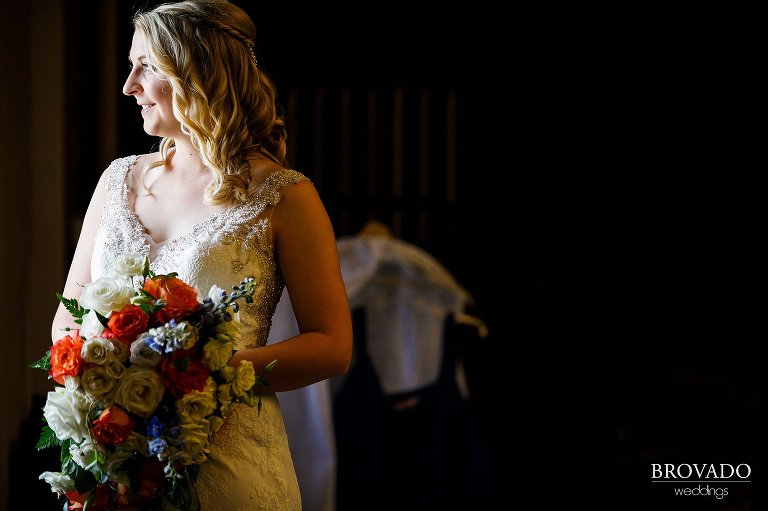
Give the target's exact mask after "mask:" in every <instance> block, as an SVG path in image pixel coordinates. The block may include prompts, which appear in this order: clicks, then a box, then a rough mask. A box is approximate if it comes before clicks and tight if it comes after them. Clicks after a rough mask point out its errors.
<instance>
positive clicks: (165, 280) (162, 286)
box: [144, 275, 199, 324]
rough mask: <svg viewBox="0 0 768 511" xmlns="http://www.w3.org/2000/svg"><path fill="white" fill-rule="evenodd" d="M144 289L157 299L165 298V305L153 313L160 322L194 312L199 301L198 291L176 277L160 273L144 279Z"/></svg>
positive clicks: (176, 318)
mask: <svg viewBox="0 0 768 511" xmlns="http://www.w3.org/2000/svg"><path fill="white" fill-rule="evenodd" d="M144 290H145V291H146V292H147V293H149V294H150V295H152V296H153V297H154V298H156V299H163V300H165V302H166V303H165V306H164V307H163V308H162V309H160V310H159V311H157V312H156V313H155V314H154V315H153V319H155V320H156V321H157V322H158V323H160V324H165V323H167V322H169V321H170V320H172V319H175V320H177V321H179V320H181V319H182V318H183V317H185V316H188V315H190V314H192V313H194V312H195V311H196V310H197V308H198V306H199V303H198V301H197V291H195V289H194V288H193V287H191V286H190V285H188V284H187V283H185V282H184V281H182V280H181V279H179V278H176V277H169V276H167V275H158V276H157V277H154V278H151V279H147V280H146V281H144Z"/></svg>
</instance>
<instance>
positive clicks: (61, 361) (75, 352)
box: [48, 330, 85, 385]
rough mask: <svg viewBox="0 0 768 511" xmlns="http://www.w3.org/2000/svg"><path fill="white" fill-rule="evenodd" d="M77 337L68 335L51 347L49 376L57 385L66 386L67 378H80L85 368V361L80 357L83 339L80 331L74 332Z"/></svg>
mask: <svg viewBox="0 0 768 511" xmlns="http://www.w3.org/2000/svg"><path fill="white" fill-rule="evenodd" d="M73 332H74V334H75V336H74V337H72V336H71V335H66V336H64V337H62V338H61V339H59V340H58V341H56V342H55V343H53V346H51V369H50V370H49V371H48V374H49V375H50V376H51V378H53V379H54V381H55V382H56V383H60V384H62V385H64V377H65V376H79V375H80V374H82V372H83V368H84V367H85V361H84V360H83V357H82V356H80V350H81V349H82V348H83V339H82V338H81V337H80V330H73Z"/></svg>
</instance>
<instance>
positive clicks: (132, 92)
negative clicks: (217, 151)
mask: <svg viewBox="0 0 768 511" xmlns="http://www.w3.org/2000/svg"><path fill="white" fill-rule="evenodd" d="M128 60H129V61H130V66H131V72H130V73H129V74H128V79H126V80H125V84H124V85H123V94H125V95H126V96H133V97H135V98H136V102H137V103H138V104H139V106H140V107H141V116H142V117H143V118H144V131H146V132H147V134H148V135H153V136H158V137H177V136H178V135H179V128H180V123H179V121H178V120H176V118H175V117H174V116H173V107H172V105H171V96H172V95H171V84H170V83H168V81H167V80H165V79H163V78H162V77H161V76H159V75H158V74H157V73H156V72H155V71H156V70H155V68H154V66H152V65H151V64H150V63H149V60H148V57H147V51H146V42H145V37H144V34H143V33H142V32H141V31H139V30H137V31H135V32H134V33H133V41H132V42H131V51H130V53H129V54H128Z"/></svg>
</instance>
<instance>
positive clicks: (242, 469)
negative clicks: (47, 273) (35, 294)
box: [51, 0, 352, 511]
mask: <svg viewBox="0 0 768 511" xmlns="http://www.w3.org/2000/svg"><path fill="white" fill-rule="evenodd" d="M133 27H134V34H133V40H132V45H131V49H130V54H129V61H130V66H131V70H130V72H129V74H128V78H127V79H126V81H125V84H124V86H123V92H124V93H125V94H126V95H127V96H130V97H132V98H133V99H135V101H136V104H137V114H140V115H141V116H142V118H143V127H144V130H145V131H146V132H147V133H148V134H149V135H153V136H157V137H160V138H161V141H160V144H159V151H158V152H155V153H152V154H143V155H131V156H125V157H121V158H117V159H115V160H114V161H113V162H112V164H111V165H110V166H109V167H108V168H107V169H106V170H105V171H104V173H103V174H102V176H101V179H100V180H99V183H98V185H97V187H96V190H95V191H94V193H93V197H92V199H91V202H90V205H89V207H88V210H87V213H86V216H85V221H84V224H83V228H82V231H81V234H80V239H79V241H78V244H77V249H76V251H75V254H74V257H73V259H72V262H71V266H70V269H69V273H68V276H67V279H66V284H65V286H64V289H63V292H62V294H63V295H64V296H67V297H71V298H79V296H80V290H81V285H82V284H84V283H87V282H91V281H93V280H95V279H97V278H98V277H100V276H102V275H104V274H105V273H107V272H108V271H109V270H110V269H111V265H112V262H113V261H114V258H115V257H116V255H118V254H120V253H122V252H137V253H140V254H143V255H147V256H148V257H149V258H150V261H151V264H152V267H153V269H154V271H155V272H156V273H165V272H177V273H178V275H179V277H180V278H182V279H183V280H184V281H185V282H187V283H190V284H191V285H193V286H195V287H196V289H197V290H198V291H199V292H201V293H205V292H207V290H208V289H209V288H210V287H211V286H212V285H214V284H217V285H221V286H222V287H223V286H226V285H232V284H237V283H238V282H239V281H240V280H242V279H243V278H244V277H247V276H255V277H258V278H259V279H260V282H261V284H260V287H259V289H258V291H257V294H256V296H255V297H254V298H255V300H254V303H253V304H249V305H245V306H243V307H242V308H241V310H240V321H241V323H242V324H243V328H241V331H240V333H241V336H240V338H239V339H238V340H237V346H236V349H237V350H238V351H237V352H236V354H235V355H234V357H233V358H232V360H231V361H230V365H237V364H238V363H239V361H240V360H250V361H251V362H253V364H254V367H257V368H258V367H264V366H266V365H267V364H268V363H269V362H270V361H272V360H274V359H276V360H277V362H278V363H277V365H276V366H275V368H274V369H273V370H272V371H271V372H270V374H269V382H270V387H269V390H270V392H272V393H271V394H265V395H263V396H262V403H263V407H262V410H261V413H258V412H257V410H256V408H255V407H253V408H250V407H247V406H243V407H241V408H239V409H238V410H237V411H236V412H235V413H233V414H232V415H231V416H230V417H229V418H228V419H227V423H226V424H225V425H224V426H223V427H222V428H221V429H220V430H219V431H217V433H216V434H215V435H214V437H213V442H212V447H211V452H210V459H208V460H206V461H205V462H204V463H203V464H202V466H201V470H200V474H199V478H198V480H197V483H196V488H195V489H196V491H197V493H198V495H199V499H200V504H201V509H203V510H214V509H215V510H233V511H234V510H243V509H280V510H283V509H286V510H287V509H291V510H293V509H300V508H301V499H300V495H299V489H298V485H297V481H296V475H295V472H294V468H293V464H292V460H291V454H290V450H289V447H288V442H287V438H286V434H285V429H284V426H283V422H282V418H281V415H280V409H279V403H278V401H277V399H276V397H275V395H274V392H280V391H287V390H292V389H297V388H300V387H303V386H306V385H309V384H312V383H315V382H317V381H320V380H323V379H326V378H329V377H333V376H337V375H341V374H343V373H344V372H345V371H346V370H347V368H348V365H349V362H350V358H351V350H352V341H351V339H352V333H351V321H350V315H349V304H348V302H347V295H346V292H345V289H344V284H343V281H342V278H341V273H340V269H339V260H338V254H337V250H336V241H335V236H334V232H333V229H332V226H331V223H330V220H329V218H328V215H327V213H326V210H325V208H324V206H323V204H322V202H321V199H320V198H319V196H318V193H317V191H316V189H315V188H314V186H313V185H312V183H311V182H310V181H309V180H308V179H307V178H306V177H305V176H304V175H302V174H301V173H299V172H297V171H295V170H291V169H289V168H288V167H287V162H286V157H285V155H286V137H285V126H284V122H283V120H282V118H281V116H280V114H279V113H278V109H277V105H276V91H275V87H274V85H273V84H272V83H271V81H270V79H269V78H268V77H267V75H266V74H265V73H264V72H262V70H261V69H260V67H259V65H258V63H257V60H256V54H255V48H254V38H255V34H256V28H255V26H254V23H253V21H252V20H251V19H250V18H249V16H248V15H247V14H246V13H245V12H244V11H243V10H241V9H240V8H238V7H237V6H235V5H234V4H232V3H228V2H225V1H215V0H191V1H186V2H179V3H174V4H164V5H160V6H159V7H157V8H155V9H153V10H150V11H142V12H139V13H137V14H135V16H134V18H133ZM284 287H285V288H286V289H287V291H288V293H289V294H290V297H291V303H292V304H293V309H294V312H295V315H296V318H297V320H298V325H299V329H300V333H299V334H298V335H296V336H295V337H292V338H290V339H286V340H284V341H283V342H279V343H276V344H270V345H265V344H266V341H267V337H268V334H269V329H270V322H271V317H272V314H273V313H274V311H275V307H276V305H277V302H278V300H279V298H280V295H281V292H282V290H283V288H284ZM65 327H70V328H75V327H76V325H73V324H71V316H70V315H69V314H68V312H67V310H66V309H65V308H64V306H63V305H60V306H59V309H58V310H57V312H56V315H55V317H54V320H53V325H52V333H51V335H52V338H53V339H57V338H58V337H60V334H61V329H62V328H65Z"/></svg>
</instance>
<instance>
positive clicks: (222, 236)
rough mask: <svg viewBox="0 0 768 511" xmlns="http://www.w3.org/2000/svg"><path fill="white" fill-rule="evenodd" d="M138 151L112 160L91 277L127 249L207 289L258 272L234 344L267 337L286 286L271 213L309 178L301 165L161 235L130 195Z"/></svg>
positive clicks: (228, 284)
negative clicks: (241, 199) (287, 190)
mask: <svg viewBox="0 0 768 511" xmlns="http://www.w3.org/2000/svg"><path fill="white" fill-rule="evenodd" d="M137 159H138V158H137V157H136V156H128V157H125V158H120V159H117V160H115V161H114V162H113V163H112V174H111V175H110V176H109V179H108V181H107V201H106V204H105V207H104V210H103V212H102V218H101V225H100V227H99V231H98V234H97V236H96V247H95V248H94V258H93V261H94V264H93V268H92V273H91V274H92V277H93V278H94V279H95V278H97V276H99V275H101V274H103V273H104V272H105V270H106V269H109V268H110V266H111V262H112V261H113V260H114V258H115V256H116V255H118V254H119V253H121V252H127V251H130V252H136V253H140V254H142V255H148V256H150V258H151V264H152V268H153V270H154V271H155V273H158V274H161V273H169V272H176V273H178V274H179V277H180V278H182V279H183V280H184V281H185V282H187V283H188V284H190V285H192V286H194V287H195V288H196V289H197V290H198V292H199V293H201V294H202V295H207V294H208V291H209V290H210V288H211V286H213V285H218V286H220V287H222V288H223V289H226V290H229V289H231V286H232V285H234V284H237V283H239V282H240V280H242V279H243V278H245V277H249V276H250V277H254V278H256V279H257V280H259V286H258V289H257V291H256V294H255V295H254V302H253V303H252V304H246V305H244V306H243V307H242V308H241V312H240V321H241V323H242V324H243V328H242V330H241V332H242V335H241V336H240V338H239V340H238V342H237V344H236V346H235V348H236V349H244V348H254V347H258V346H263V345H264V344H266V342H267V337H268V336H269V328H270V326H271V318H272V315H273V314H274V312H275V307H277V302H278V301H279V300H280V295H281V293H282V291H283V286H284V283H283V280H282V277H281V275H280V271H279V268H278V267H277V262H276V261H275V258H274V250H273V246H272V239H271V229H270V225H269V218H268V214H269V212H270V211H271V206H276V205H277V204H278V202H280V189H281V188H283V187H285V186H288V185H290V184H295V183H298V182H300V181H304V180H306V179H307V178H306V177H305V176H304V175H303V174H301V173H299V172H297V171H295V170H288V169H285V170H281V171H277V172H273V173H272V174H270V175H269V176H268V177H267V179H266V180H265V181H264V183H262V185H261V186H260V187H259V188H258V190H257V191H256V192H255V193H254V194H253V196H252V198H251V199H250V200H249V201H247V202H245V203H242V204H238V205H235V206H232V207H230V208H228V209H226V210H224V211H222V212H217V213H214V214H212V215H211V216H209V217H208V218H206V219H204V220H202V221H200V222H198V223H196V224H194V225H193V226H192V227H191V228H190V229H189V230H188V231H187V232H186V233H184V234H182V235H180V236H177V237H175V238H171V239H169V240H167V241H164V242H162V243H155V242H154V241H153V240H152V238H151V237H150V236H149V234H147V232H146V229H145V228H144V226H143V225H142V224H141V222H140V221H139V219H138V217H137V216H136V214H135V213H134V211H133V210H132V209H131V204H130V201H129V197H128V192H129V190H128V183H127V181H126V176H127V174H128V171H129V170H130V168H131V166H133V165H134V164H135V163H136V160H137Z"/></svg>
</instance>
